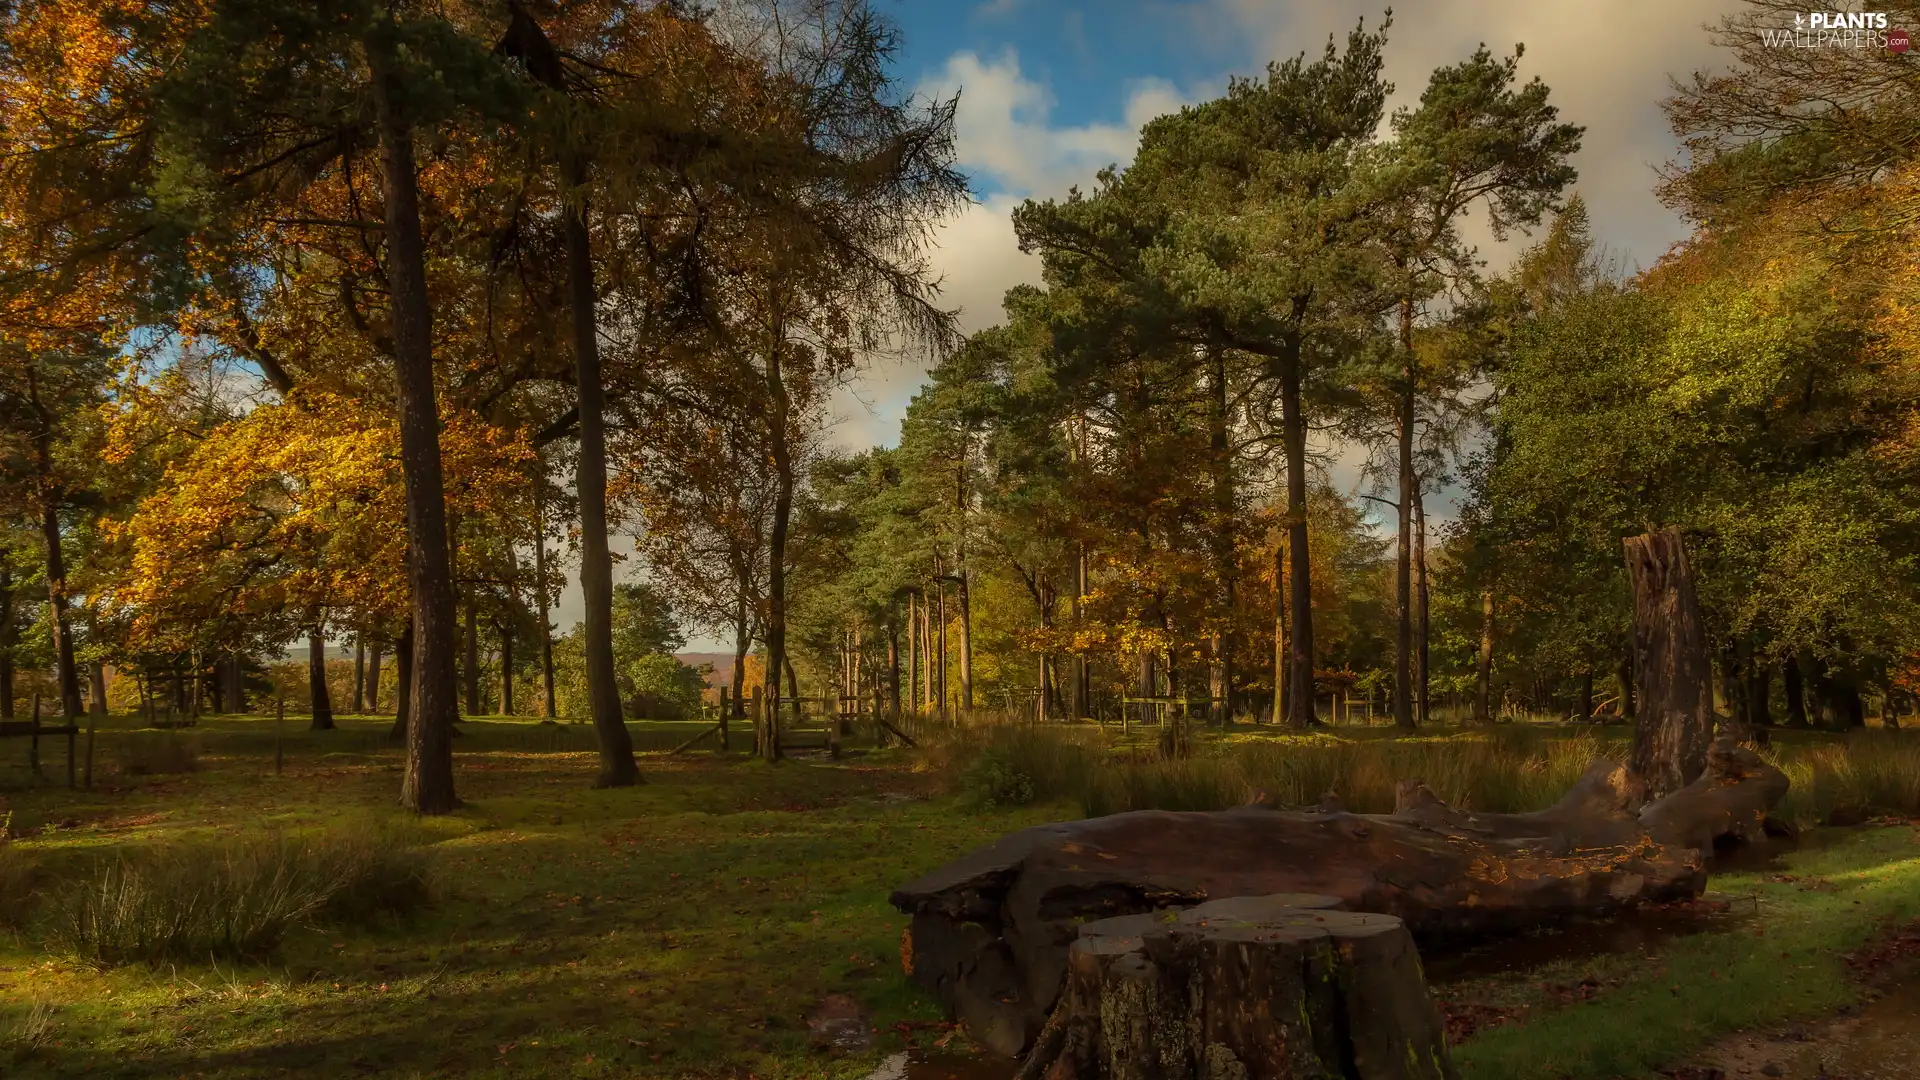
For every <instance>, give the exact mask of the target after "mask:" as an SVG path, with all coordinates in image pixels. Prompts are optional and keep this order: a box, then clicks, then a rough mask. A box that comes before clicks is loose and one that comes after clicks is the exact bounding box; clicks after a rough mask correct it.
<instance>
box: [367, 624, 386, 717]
mask: <svg viewBox="0 0 1920 1080" xmlns="http://www.w3.org/2000/svg"><path fill="white" fill-rule="evenodd" d="M384 651H386V647H385V646H384V645H382V644H381V643H380V642H379V641H377V640H376V641H375V642H374V643H373V647H372V648H370V649H368V650H367V712H369V713H372V714H373V715H375V716H378V715H379V714H380V654H381V653H382V652H384Z"/></svg>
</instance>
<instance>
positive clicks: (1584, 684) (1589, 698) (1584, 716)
mask: <svg viewBox="0 0 1920 1080" xmlns="http://www.w3.org/2000/svg"><path fill="white" fill-rule="evenodd" d="M1573 718H1574V719H1575V720H1578V721H1580V722H1581V723H1583V724H1584V723H1586V722H1587V721H1589V720H1591V719H1593V669H1592V668H1588V669H1586V670H1585V671H1582V672H1581V673H1580V697H1579V699H1578V700H1577V701H1576V702H1575V704H1574V709H1573Z"/></svg>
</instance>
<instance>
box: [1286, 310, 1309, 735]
mask: <svg viewBox="0 0 1920 1080" xmlns="http://www.w3.org/2000/svg"><path fill="white" fill-rule="evenodd" d="M1301 344H1302V343H1301V341H1300V339H1299V338H1298V337H1297V336H1295V337H1292V338H1290V339H1288V341H1287V346H1286V350H1285V351H1286V353H1287V355H1286V356H1285V357H1284V358H1282V360H1281V364H1280V426H1281V438H1282V441H1283V442H1285V444H1286V451H1287V562H1288V564H1289V566H1290V567H1291V569H1292V571H1293V575H1292V577H1293V580H1292V591H1291V603H1290V604H1289V607H1288V614H1289V618H1288V623H1289V626H1288V630H1289V634H1288V642H1287V644H1288V647H1289V660H1290V663H1289V670H1288V673H1287V674H1288V679H1287V681H1288V682H1290V683H1292V684H1293V687H1294V692H1293V695H1292V697H1291V699H1290V700H1289V701H1288V702H1287V720H1288V723H1289V724H1291V725H1292V726H1293V727H1295V728H1302V729H1304V728H1310V727H1313V726H1314V724H1315V720H1314V716H1313V560H1312V557H1311V555H1310V554H1309V553H1308V551H1307V417H1306V412H1305V403H1304V402H1303V401H1302V400H1301V389H1300V387H1301V370H1300V351H1301Z"/></svg>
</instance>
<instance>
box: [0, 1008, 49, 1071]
mask: <svg viewBox="0 0 1920 1080" xmlns="http://www.w3.org/2000/svg"><path fill="white" fill-rule="evenodd" d="M53 1033H54V1023H53V1006H52V1005H49V1004H47V1003H46V1002H44V1001H34V1002H30V1003H27V1004H26V1005H24V1006H14V1007H4V1008H0V1063H6V1064H10V1065H19V1064H22V1063H23V1062H25V1061H26V1060H27V1059H28V1058H30V1057H32V1056H33V1054H34V1053H35V1052H36V1051H38V1050H40V1049H41V1048H43V1047H45V1046H47V1045H48V1044H50V1043H51V1042H52V1041H53Z"/></svg>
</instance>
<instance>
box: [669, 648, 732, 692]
mask: <svg viewBox="0 0 1920 1080" xmlns="http://www.w3.org/2000/svg"><path fill="white" fill-rule="evenodd" d="M673 656H674V659H676V660H678V661H680V662H681V663H683V664H685V665H687V666H688V667H696V668H697V667H699V666H700V665H701V664H712V665H713V674H711V675H709V676H707V685H708V686H711V687H715V688H716V689H717V688H719V687H722V686H732V685H733V654H732V653H717V652H683V653H674V654H673Z"/></svg>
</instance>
